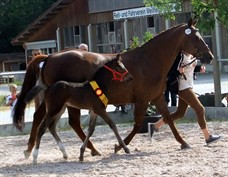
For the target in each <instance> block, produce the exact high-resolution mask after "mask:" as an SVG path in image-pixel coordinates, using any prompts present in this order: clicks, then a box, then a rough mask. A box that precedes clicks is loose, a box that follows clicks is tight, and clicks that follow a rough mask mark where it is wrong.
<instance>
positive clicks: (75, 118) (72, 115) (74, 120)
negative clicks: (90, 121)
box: [67, 107, 101, 156]
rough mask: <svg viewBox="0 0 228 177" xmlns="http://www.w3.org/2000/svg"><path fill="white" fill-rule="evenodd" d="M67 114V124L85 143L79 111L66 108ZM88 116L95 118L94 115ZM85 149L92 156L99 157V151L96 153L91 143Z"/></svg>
mask: <svg viewBox="0 0 228 177" xmlns="http://www.w3.org/2000/svg"><path fill="white" fill-rule="evenodd" d="M67 110H68V114H69V124H70V126H71V127H72V128H73V129H74V131H75V132H76V133H77V135H78V136H79V137H80V139H81V140H82V142H84V141H85V138H86V135H85V133H84V132H83V131H82V128H81V121H80V115H81V113H80V109H76V108H73V107H67ZM90 116H97V115H96V114H95V113H93V112H91V114H90ZM87 148H89V149H90V150H91V155H92V156H97V155H101V153H100V151H98V150H97V149H96V148H95V147H94V146H93V144H92V142H91V141H90V140H89V141H88V144H87Z"/></svg>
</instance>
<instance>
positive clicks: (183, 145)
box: [181, 143, 191, 149]
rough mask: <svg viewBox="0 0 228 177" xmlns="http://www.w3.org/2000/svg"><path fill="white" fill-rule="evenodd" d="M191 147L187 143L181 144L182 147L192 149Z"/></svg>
mask: <svg viewBox="0 0 228 177" xmlns="http://www.w3.org/2000/svg"><path fill="white" fill-rule="evenodd" d="M190 148H191V147H190V146H189V145H188V144H187V143H185V144H182V145H181V149H190Z"/></svg>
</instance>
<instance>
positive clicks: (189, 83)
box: [179, 54, 197, 90]
mask: <svg viewBox="0 0 228 177" xmlns="http://www.w3.org/2000/svg"><path fill="white" fill-rule="evenodd" d="M192 60H193V56H192V55H190V56H187V55H186V54H183V61H182V63H181V66H184V65H186V64H188V63H191V62H192ZM196 64H197V60H195V61H194V62H193V63H191V64H190V65H188V66H186V67H184V75H185V76H186V80H185V79H184V77H183V75H180V76H179V90H185V89H187V88H193V72H194V69H195V67H196Z"/></svg>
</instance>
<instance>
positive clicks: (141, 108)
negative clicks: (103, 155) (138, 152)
mask: <svg viewBox="0 0 228 177" xmlns="http://www.w3.org/2000/svg"><path fill="white" fill-rule="evenodd" d="M147 107H148V102H143V103H142V102H140V103H135V109H134V121H135V123H134V127H133V129H132V131H131V133H130V134H129V135H128V136H127V137H126V138H125V139H124V143H125V144H126V145H128V144H129V143H130V142H131V140H132V139H133V138H134V136H135V134H136V133H138V131H139V130H140V128H141V126H142V123H143V119H144V117H145V112H146V109H147ZM121 148H122V147H121V146H120V145H116V146H115V152H118V151H119V150H120V149H121Z"/></svg>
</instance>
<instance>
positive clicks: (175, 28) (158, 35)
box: [141, 23, 186, 47]
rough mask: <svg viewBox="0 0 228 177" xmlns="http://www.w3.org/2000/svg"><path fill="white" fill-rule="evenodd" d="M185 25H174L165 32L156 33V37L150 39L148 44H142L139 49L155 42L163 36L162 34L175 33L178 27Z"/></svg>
mask: <svg viewBox="0 0 228 177" xmlns="http://www.w3.org/2000/svg"><path fill="white" fill-rule="evenodd" d="M184 25H186V23H182V24H179V25H176V26H173V27H171V28H169V29H167V30H163V31H161V32H160V33H158V34H157V35H155V36H154V37H153V38H151V39H150V40H149V41H148V42H146V43H144V44H143V45H142V46H141V47H143V46H146V45H147V44H148V43H149V42H151V41H153V40H156V39H157V38H158V37H161V36H163V35H164V34H166V33H168V32H170V31H175V30H177V29H179V28H180V27H182V26H184Z"/></svg>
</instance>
